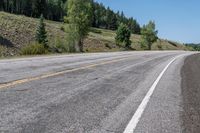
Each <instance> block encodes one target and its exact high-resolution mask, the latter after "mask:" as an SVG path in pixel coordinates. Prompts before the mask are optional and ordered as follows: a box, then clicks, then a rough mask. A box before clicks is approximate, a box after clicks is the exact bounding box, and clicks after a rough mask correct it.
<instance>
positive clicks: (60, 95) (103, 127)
mask: <svg viewBox="0 0 200 133" xmlns="http://www.w3.org/2000/svg"><path fill="white" fill-rule="evenodd" d="M197 61H198V62H199V63H197ZM194 66H195V67H194ZM192 67H194V69H192ZM199 68H200V55H198V54H195V53H192V52H183V51H165V52H164V51H160V52H158V51H157V52H156V51H153V52H114V53H93V54H74V55H61V56H46V57H34V58H21V59H9V60H1V61H0V133H1V132H2V133H4V132H5V133H7V132H8V133H123V132H126V130H125V129H127V127H128V126H130V127H131V126H132V123H131V121H132V120H133V121H134V120H135V121H136V122H135V127H133V130H132V131H131V130H130V133H132V132H133V131H134V133H199V132H200V128H199V126H200V117H199V115H200V111H199V108H200V104H199V100H200V99H199V95H200V94H199V93H200V91H199V90H198V89H199V87H200V82H199V80H200V76H199V75H200V71H199ZM165 69H166V70H165ZM164 70H165V71H164ZM197 71H198V72H197ZM159 77H160V79H159ZM158 79H159V80H158ZM151 89H152V93H151V95H148V93H149V91H150V90H151ZM145 98H147V99H145ZM144 99H145V100H144ZM198 99H199V100H198ZM143 102H146V104H143ZM191 103H192V104H191ZM140 106H141V107H142V109H140V108H139V107H140ZM136 112H138V114H139V115H138V114H136ZM134 116H140V117H136V118H137V119H136V118H135V117H134ZM131 128H132V127H131Z"/></svg>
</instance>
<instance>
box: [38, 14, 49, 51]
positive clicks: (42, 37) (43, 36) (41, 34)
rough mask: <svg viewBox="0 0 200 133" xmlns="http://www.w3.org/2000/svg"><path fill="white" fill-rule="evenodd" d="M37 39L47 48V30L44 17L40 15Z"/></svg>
mask: <svg viewBox="0 0 200 133" xmlns="http://www.w3.org/2000/svg"><path fill="white" fill-rule="evenodd" d="M36 41H37V42H38V43H40V44H43V45H44V47H45V48H48V40H47V32H46V29H45V23H44V17H43V15H41V16H40V23H39V25H38V27H37V31H36Z"/></svg>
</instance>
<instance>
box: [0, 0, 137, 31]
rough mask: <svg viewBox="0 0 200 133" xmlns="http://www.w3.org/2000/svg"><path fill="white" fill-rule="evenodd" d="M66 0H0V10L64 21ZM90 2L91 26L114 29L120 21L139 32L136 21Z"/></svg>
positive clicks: (121, 13) (131, 29)
mask: <svg viewBox="0 0 200 133" xmlns="http://www.w3.org/2000/svg"><path fill="white" fill-rule="evenodd" d="M67 1H68V0H0V10H1V11H5V12H9V13H14V14H23V15H26V16H29V17H36V18H39V17H40V15H41V14H43V16H44V18H45V19H48V20H53V21H61V22H62V21H64V19H63V18H64V16H67V14H68V8H67V3H68V2H67ZM90 3H91V15H92V16H91V18H92V20H91V21H92V22H91V26H93V27H97V28H105V29H110V30H116V29H117V28H118V27H119V25H120V24H121V23H123V24H126V25H127V26H128V28H129V29H130V31H131V33H134V34H140V32H141V27H140V25H139V24H138V22H137V21H136V20H135V19H133V18H132V17H131V18H128V17H126V16H125V15H124V13H123V12H119V11H118V12H114V11H113V10H111V9H110V8H109V7H105V6H104V5H103V4H102V3H97V2H94V1H93V0H90Z"/></svg>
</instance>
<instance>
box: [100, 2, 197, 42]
mask: <svg viewBox="0 0 200 133" xmlns="http://www.w3.org/2000/svg"><path fill="white" fill-rule="evenodd" d="M96 1H98V2H101V3H103V4H104V5H105V6H109V7H110V8H111V9H113V10H114V11H118V10H119V11H124V13H125V15H126V16H127V17H134V18H135V19H137V20H138V22H139V23H140V24H141V25H143V24H146V23H148V21H149V20H154V21H155V22H156V26H157V29H158V31H159V37H161V38H163V39H169V40H173V41H178V42H182V43H186V42H187V43H188V42H189V43H190V42H192V43H200V0H96Z"/></svg>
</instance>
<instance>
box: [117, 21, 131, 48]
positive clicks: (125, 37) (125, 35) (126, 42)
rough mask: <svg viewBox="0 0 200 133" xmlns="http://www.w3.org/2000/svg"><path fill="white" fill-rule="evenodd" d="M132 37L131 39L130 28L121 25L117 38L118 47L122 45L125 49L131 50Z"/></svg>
mask: <svg viewBox="0 0 200 133" xmlns="http://www.w3.org/2000/svg"><path fill="white" fill-rule="evenodd" d="M130 37H131V32H130V30H129V28H128V26H126V25H125V24H120V26H119V27H118V29H117V32H116V37H115V40H116V43H117V45H121V44H122V45H123V46H124V47H126V48H129V47H130V45H131V40H130Z"/></svg>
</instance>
